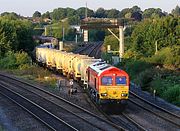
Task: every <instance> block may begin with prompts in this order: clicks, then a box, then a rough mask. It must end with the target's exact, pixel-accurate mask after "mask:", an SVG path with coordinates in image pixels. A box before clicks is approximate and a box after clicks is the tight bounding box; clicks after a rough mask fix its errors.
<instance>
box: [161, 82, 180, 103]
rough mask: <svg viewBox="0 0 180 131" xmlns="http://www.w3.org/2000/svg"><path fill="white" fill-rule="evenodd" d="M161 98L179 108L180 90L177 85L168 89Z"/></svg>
mask: <svg viewBox="0 0 180 131" xmlns="http://www.w3.org/2000/svg"><path fill="white" fill-rule="evenodd" d="M162 97H163V98H164V99H166V100H167V101H169V102H171V103H173V104H176V105H177V106H180V88H179V84H177V85H174V86H172V87H169V88H168V89H167V90H165V91H164V93H163V94H162Z"/></svg>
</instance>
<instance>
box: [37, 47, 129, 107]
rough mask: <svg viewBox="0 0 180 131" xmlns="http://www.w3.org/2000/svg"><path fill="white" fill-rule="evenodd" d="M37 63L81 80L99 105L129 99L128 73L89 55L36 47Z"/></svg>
mask: <svg viewBox="0 0 180 131" xmlns="http://www.w3.org/2000/svg"><path fill="white" fill-rule="evenodd" d="M36 60H37V62H38V63H39V64H41V65H42V64H43V65H44V66H46V67H47V68H54V69H55V70H56V71H58V72H61V73H63V75H65V76H67V77H70V78H73V79H75V80H78V81H81V82H82V83H83V84H84V87H86V88H87V89H88V91H89V93H90V95H91V97H92V98H93V99H94V100H95V101H96V102H97V103H99V104H101V103H107V102H108V103H109V102H118V103H119V102H122V101H126V100H127V99H128V95H129V83H130V81H129V76H128V74H127V73H126V72H125V71H123V70H121V69H118V68H116V67H114V66H112V65H110V64H107V63H105V62H102V60H101V59H95V58H93V57H89V56H86V55H80V54H74V53H68V52H65V51H59V50H55V49H49V48H44V47H36Z"/></svg>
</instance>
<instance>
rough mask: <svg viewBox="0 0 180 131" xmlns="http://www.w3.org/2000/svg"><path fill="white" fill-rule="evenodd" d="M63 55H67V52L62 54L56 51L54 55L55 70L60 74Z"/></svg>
mask: <svg viewBox="0 0 180 131" xmlns="http://www.w3.org/2000/svg"><path fill="white" fill-rule="evenodd" d="M65 54H67V52H63V51H59V50H57V51H56V54H55V64H56V70H57V71H58V72H61V73H62V71H63V59H62V58H63V57H64V55H65Z"/></svg>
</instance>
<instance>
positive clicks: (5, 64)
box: [0, 51, 17, 69]
mask: <svg viewBox="0 0 180 131" xmlns="http://www.w3.org/2000/svg"><path fill="white" fill-rule="evenodd" d="M0 68H1V69H15V68H17V64H16V57H15V55H14V53H13V52H10V51H9V52H8V53H6V54H5V57H4V58H2V59H0Z"/></svg>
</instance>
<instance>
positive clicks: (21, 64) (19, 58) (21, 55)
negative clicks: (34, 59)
mask: <svg viewBox="0 0 180 131" xmlns="http://www.w3.org/2000/svg"><path fill="white" fill-rule="evenodd" d="M15 56H16V64H17V65H18V68H19V69H26V68H28V67H29V66H30V64H31V59H30V57H29V56H28V54H27V53H26V52H18V53H15Z"/></svg>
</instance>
